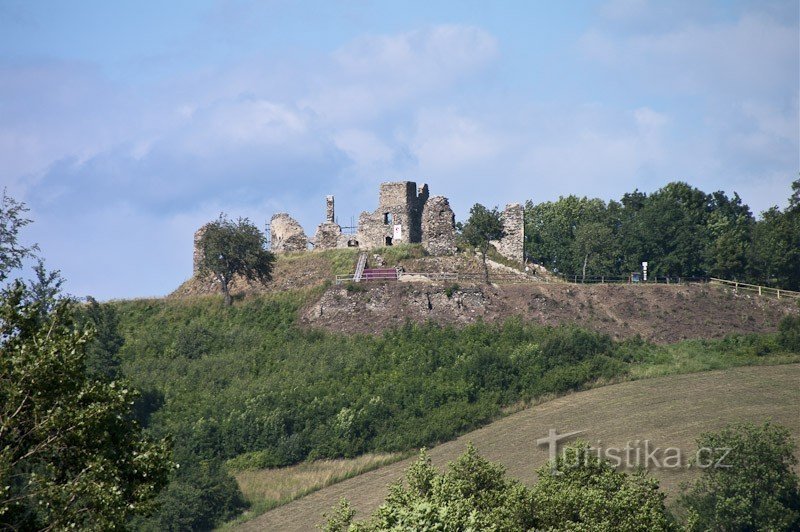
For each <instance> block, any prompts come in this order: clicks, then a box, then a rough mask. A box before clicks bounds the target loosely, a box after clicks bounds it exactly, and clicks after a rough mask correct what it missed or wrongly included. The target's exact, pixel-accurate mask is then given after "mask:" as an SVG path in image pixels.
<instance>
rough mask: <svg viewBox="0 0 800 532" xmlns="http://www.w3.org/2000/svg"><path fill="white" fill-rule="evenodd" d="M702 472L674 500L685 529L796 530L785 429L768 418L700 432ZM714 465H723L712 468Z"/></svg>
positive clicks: (796, 500) (790, 448)
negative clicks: (677, 500)
mask: <svg viewBox="0 0 800 532" xmlns="http://www.w3.org/2000/svg"><path fill="white" fill-rule="evenodd" d="M697 446H698V449H707V450H708V452H705V453H703V454H701V455H699V456H698V460H697V461H698V463H700V462H702V463H703V464H713V465H712V466H711V467H705V468H704V469H703V470H702V471H703V474H702V476H701V477H700V478H699V479H698V480H697V481H696V482H695V483H694V485H693V486H692V487H691V488H690V489H688V490H687V491H686V492H685V493H684V494H683V496H682V498H681V500H680V504H681V507H682V508H684V509H685V511H686V520H687V530H691V531H694V530H697V531H700V530H798V527H800V481H798V477H797V474H796V473H795V472H794V466H796V465H797V459H796V458H795V456H794V449H795V444H794V442H793V441H792V436H791V433H790V432H789V430H788V429H786V428H785V427H782V426H780V425H775V424H772V423H765V424H764V425H761V426H756V425H753V424H750V423H744V424H732V425H729V426H728V427H726V428H724V429H723V430H721V431H719V432H709V433H706V434H703V435H702V436H701V437H700V438H699V439H698V440H697ZM716 464H720V465H721V466H723V467H715V465H716Z"/></svg>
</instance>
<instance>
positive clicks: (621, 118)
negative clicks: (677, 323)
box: [0, 0, 800, 299]
mask: <svg viewBox="0 0 800 532" xmlns="http://www.w3.org/2000/svg"><path fill="white" fill-rule="evenodd" d="M799 27H800V23H799V22H798V2H796V1H795V0H788V1H785V2H777V1H775V2H773V1H769V0H761V1H753V2H736V1H719V2H715V1H699V0H690V1H686V2H679V1H670V2H664V1H647V0H611V1H597V2H594V1H586V2H577V1H576V2H557V1H519V2H512V1H498V2H486V1H485V0H478V1H471V0H462V1H457V2H456V1H453V2H449V1H439V0H425V1H422V2H414V1H408V0H404V1H402V2H400V1H397V2H377V1H374V2H370V1H366V0H342V1H339V2H334V1H330V0H322V1H319V2H316V1H288V0H274V1H266V0H263V1H258V2H255V1H245V0H230V1H211V0H184V1H178V0H171V1H169V2H161V1H158V2H156V1H142V0H137V1H114V2H108V1H106V0H96V1H93V0H82V1H79V2H61V1H56V0H53V1H43V0H42V1H29V0H19V1H16V0H0V185H2V186H4V187H6V188H7V189H8V191H9V193H10V194H11V195H12V196H14V197H15V198H17V199H20V200H23V201H25V202H26V203H27V204H28V205H29V206H30V207H31V217H32V218H34V219H35V223H34V224H33V225H32V226H30V228H29V229H28V230H27V232H26V237H27V238H28V239H29V240H31V241H36V242H38V243H39V244H40V246H41V248H42V252H43V255H44V256H45V258H46V259H47V264H48V266H49V267H50V268H58V269H60V270H61V271H62V273H63V275H64V276H65V277H66V278H67V279H68V285H67V290H68V291H69V292H70V293H72V294H74V295H79V296H82V295H87V294H93V295H95V296H96V297H99V298H103V299H107V298H119V297H133V296H149V295H161V294H166V293H168V292H170V291H171V290H172V289H174V288H175V287H176V286H177V285H178V284H179V283H180V282H182V281H183V280H185V279H186V278H187V277H188V276H189V275H190V274H191V247H192V233H193V232H194V230H195V229H196V228H197V227H198V226H200V225H202V223H204V222H206V221H209V220H211V219H213V218H215V217H216V216H217V214H218V213H219V212H221V211H224V212H226V213H228V214H230V215H232V216H248V217H250V218H251V219H252V220H253V221H255V222H257V223H258V224H259V225H263V224H264V223H265V222H266V221H267V220H268V219H269V218H270V216H271V215H272V214H273V213H274V212H280V211H286V212H289V213H292V214H293V215H295V217H296V218H297V219H298V220H299V221H300V222H301V223H302V224H303V225H304V227H305V228H306V231H307V232H309V233H313V231H314V227H315V226H316V224H318V223H319V222H320V221H322V219H323V217H324V207H325V205H324V196H325V195H326V194H334V195H335V196H336V201H337V214H338V216H339V219H340V221H341V222H348V221H349V220H350V217H351V216H356V217H357V216H358V213H359V212H360V211H362V210H373V209H374V208H375V206H376V201H377V185H378V183H380V182H381V181H387V180H400V179H403V180H405V179H407V180H413V181H417V182H418V183H421V182H426V183H428V184H429V185H430V188H431V192H432V194H443V195H446V196H448V197H450V199H451V202H452V204H453V207H454V209H455V211H456V216H457V217H458V218H459V219H463V218H464V216H465V215H466V214H467V211H468V210H469V207H470V206H471V205H472V204H473V203H475V202H478V201H479V202H481V203H484V204H487V205H500V206H502V205H504V204H505V203H508V202H512V201H520V202H521V201H524V200H526V199H532V200H534V201H537V202H538V201H544V200H551V199H556V198H558V196H560V195H568V194H578V195H588V196H597V197H601V198H604V199H611V198H619V197H620V195H621V194H622V193H624V192H626V191H631V190H633V189H635V188H638V189H639V190H643V191H646V192H650V191H653V190H655V189H657V188H659V187H660V186H662V185H664V184H665V183H667V182H668V181H672V180H683V181H687V182H689V183H690V184H692V185H694V186H697V187H700V188H702V189H703V190H706V191H709V192H710V191H713V190H725V191H726V192H728V193H732V192H733V191H737V192H739V194H740V195H741V196H742V197H743V199H744V201H745V202H746V203H748V204H749V205H750V206H751V208H752V210H753V211H754V212H756V213H758V212H760V211H762V210H764V209H766V208H768V207H769V206H771V205H775V204H777V205H781V206H782V205H784V204H785V200H786V198H787V197H788V196H789V192H790V189H789V186H790V183H791V182H792V180H793V179H796V176H797V174H798V171H799V170H800V138H799V137H800V123H799V122H800V118H799V116H800V111H799V110H798V98H799V91H800V89H799V88H798V87H800V66H798V65H799V61H800V59H799V55H800V54H799V53H798V48H799V43H800V29H799Z"/></svg>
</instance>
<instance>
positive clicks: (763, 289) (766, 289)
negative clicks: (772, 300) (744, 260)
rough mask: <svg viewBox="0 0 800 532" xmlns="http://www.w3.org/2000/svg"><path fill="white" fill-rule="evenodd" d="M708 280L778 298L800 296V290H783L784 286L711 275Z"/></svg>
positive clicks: (735, 288) (737, 289)
mask: <svg viewBox="0 0 800 532" xmlns="http://www.w3.org/2000/svg"><path fill="white" fill-rule="evenodd" d="M708 281H709V283H711V284H718V285H722V286H727V287H729V288H733V289H734V290H736V291H739V290H743V291H745V292H752V293H754V294H755V293H757V294H758V295H760V296H775V297H777V298H778V299H780V298H782V297H788V298H793V299H799V298H800V292H795V291H793V290H783V289H782V288H772V287H770V286H759V285H757V284H747V283H741V282H739V281H728V280H727V279H717V278H716V277H711V278H710V279H709V280H708Z"/></svg>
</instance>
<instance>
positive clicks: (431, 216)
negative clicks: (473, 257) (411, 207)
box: [422, 196, 456, 255]
mask: <svg viewBox="0 0 800 532" xmlns="http://www.w3.org/2000/svg"><path fill="white" fill-rule="evenodd" d="M422 245H423V246H425V249H426V250H427V251H428V253H430V254H431V255H452V254H453V253H455V252H456V215H455V214H453V209H451V208H450V201H448V199H447V198H445V197H444V196H433V197H432V198H430V199H429V200H428V201H427V202H426V203H425V207H424V209H423V210H422Z"/></svg>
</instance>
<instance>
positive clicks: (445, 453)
mask: <svg viewBox="0 0 800 532" xmlns="http://www.w3.org/2000/svg"><path fill="white" fill-rule="evenodd" d="M798 382H800V364H793V365H786V366H769V367H747V368H736V369H731V370H725V371H716V372H707V373H700V374H693V375H678V376H670V377H663V378H659V379H650V380H641V381H634V382H626V383H622V384H617V385H613V386H606V387H603V388H597V389H594V390H589V391H585V392H580V393H576V394H572V395H569V396H567V397H562V398H559V399H555V400H553V401H549V402H547V403H543V404H541V405H538V406H535V407H532V408H529V409H526V410H523V411H521V412H518V413H516V414H513V415H510V416H508V417H506V418H504V419H501V420H499V421H496V422H494V423H492V424H490V425H488V426H486V427H483V428H481V429H478V430H476V431H473V432H470V433H469V434H466V435H464V436H462V437H461V438H458V439H456V440H454V441H451V442H448V443H445V444H442V445H439V446H437V447H435V448H434V449H432V450H431V451H430V456H431V458H432V459H433V462H434V464H436V465H438V466H442V465H443V464H445V463H446V462H448V461H450V460H453V459H454V458H456V457H457V456H458V455H459V454H461V453H462V452H463V451H464V448H465V446H466V443H467V442H469V441H471V442H473V443H474V444H475V445H476V447H477V448H478V450H479V452H480V453H481V454H482V455H483V456H485V457H486V458H487V459H489V460H492V461H496V462H500V463H502V464H504V465H505V466H506V467H507V468H508V472H509V474H510V475H511V476H512V477H515V478H518V479H520V480H522V481H523V482H526V483H532V482H534V481H535V479H536V475H535V471H536V469H538V468H539V467H540V466H541V465H543V464H544V463H546V460H547V449H546V448H545V447H537V446H536V440H537V439H538V438H542V437H545V436H546V435H547V434H548V430H549V429H556V430H557V431H558V432H559V433H565V432H570V431H575V430H582V431H584V432H583V434H582V435H581V437H582V438H583V439H585V440H587V441H588V442H589V443H590V444H592V445H595V446H601V447H604V448H608V447H619V448H622V447H624V446H625V444H626V442H634V441H636V440H640V441H641V440H645V439H647V440H649V441H650V442H651V444H652V446H658V447H661V448H665V447H678V448H680V449H681V450H682V451H684V456H685V455H686V454H689V453H693V452H694V439H695V438H696V437H697V436H698V435H699V434H700V433H701V432H703V431H707V430H715V429H718V428H720V427H721V426H723V425H724V424H726V423H728V422H732V421H747V420H749V421H754V422H761V421H764V420H766V419H772V420H773V421H776V422H779V423H782V424H784V425H786V426H787V427H789V428H790V430H791V431H792V433H793V435H794V438H795V441H797V442H800V418H798V416H797V409H798V405H800V388H798V386H797V383H798ZM598 442H600V443H598ZM412 460H413V459H409V460H404V461H402V462H398V463H395V464H392V465H388V466H385V467H382V468H380V469H377V470H375V471H372V472H370V473H365V474H363V475H361V476H358V477H355V478H352V479H350V480H347V481H344V482H341V483H339V484H336V485H333V486H330V487H328V488H325V489H323V490H321V491H318V492H316V493H313V494H311V495H308V496H306V497H304V498H302V499H299V500H297V501H294V502H292V503H290V504H287V505H286V506H282V507H280V508H277V509H275V510H272V511H271V512H268V513H266V514H264V515H262V516H261V517H259V518H256V519H254V520H252V521H250V522H248V523H245V524H244V525H242V527H241V529H242V530H285V531H290V530H313V529H314V527H315V525H317V524H319V523H320V522H321V520H322V518H321V516H322V514H323V513H324V512H327V511H329V509H330V508H331V507H332V506H334V505H335V504H336V503H337V502H338V500H339V499H340V498H341V497H347V498H348V499H350V501H351V502H352V503H353V504H354V506H355V507H356V508H357V509H358V510H359V512H360V513H359V515H361V516H363V515H364V514H366V513H368V512H371V511H372V510H373V509H374V508H375V507H376V506H377V505H378V504H379V503H380V502H381V501H382V500H383V499H384V497H385V496H386V493H387V485H388V484H389V483H391V482H392V481H394V480H396V479H397V478H399V477H400V476H401V475H402V473H403V471H404V469H405V468H407V467H408V465H409V464H410V463H411V461H412ZM692 473H693V470H690V469H680V470H677V471H675V470H663V469H662V470H656V471H654V474H655V476H656V477H657V478H659V480H660V481H661V485H662V488H663V489H664V490H665V491H667V492H672V493H674V490H675V489H676V487H677V486H678V484H679V483H680V482H681V481H684V480H687V479H689V478H691V475H692Z"/></svg>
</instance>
